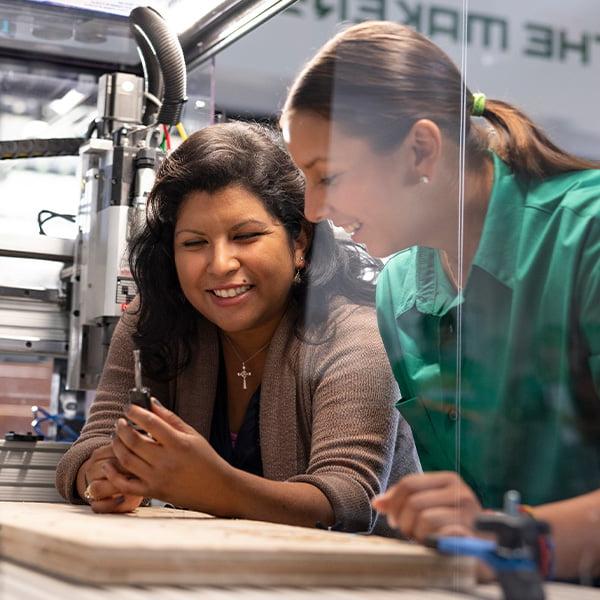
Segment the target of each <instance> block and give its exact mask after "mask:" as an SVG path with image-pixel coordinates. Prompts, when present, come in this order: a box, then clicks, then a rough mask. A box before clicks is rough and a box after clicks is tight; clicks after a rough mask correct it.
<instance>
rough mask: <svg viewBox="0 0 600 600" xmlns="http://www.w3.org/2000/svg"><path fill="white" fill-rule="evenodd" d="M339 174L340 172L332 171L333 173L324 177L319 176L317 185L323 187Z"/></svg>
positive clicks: (333, 180)
mask: <svg viewBox="0 0 600 600" xmlns="http://www.w3.org/2000/svg"><path fill="white" fill-rule="evenodd" d="M340 175H341V173H334V174H333V175H326V176H325V177H321V179H319V185H322V186H325V187H327V186H330V185H333V184H334V183H335V182H336V180H337V179H338V178H339V176H340Z"/></svg>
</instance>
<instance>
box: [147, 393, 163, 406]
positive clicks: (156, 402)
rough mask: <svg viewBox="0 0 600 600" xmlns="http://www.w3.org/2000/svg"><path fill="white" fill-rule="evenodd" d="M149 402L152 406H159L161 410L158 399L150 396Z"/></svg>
mask: <svg viewBox="0 0 600 600" xmlns="http://www.w3.org/2000/svg"><path fill="white" fill-rule="evenodd" d="M150 401H151V402H152V404H154V406H160V407H161V408H162V404H161V402H160V400H159V399H158V398H155V397H154V396H152V398H150Z"/></svg>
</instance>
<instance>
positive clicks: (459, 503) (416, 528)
mask: <svg viewBox="0 0 600 600" xmlns="http://www.w3.org/2000/svg"><path fill="white" fill-rule="evenodd" d="M372 504H373V507H374V508H375V510H377V511H378V512H380V513H383V514H385V515H386V516H387V520H388V523H389V524H390V525H391V526H392V527H396V528H397V529H399V530H400V531H401V532H402V533H403V534H404V535H405V536H406V537H408V538H412V539H415V540H417V541H419V542H424V541H425V540H426V538H427V537H428V536H430V535H460V536H465V535H473V534H474V530H473V525H474V522H475V518H476V517H477V515H478V514H479V513H480V512H481V511H482V508H481V504H480V503H479V500H478V499H477V496H476V495H475V493H474V492H473V490H472V489H471V488H470V487H469V486H468V485H467V484H466V483H465V482H464V481H463V479H462V478H461V477H460V475H458V474H457V473H454V472H453V471H440V472H436V473H416V474H413V475H407V476H406V477H403V478H402V479H401V480H400V481H399V482H398V483H396V485H394V486H392V487H391V488H389V489H388V490H387V492H385V493H384V494H382V495H380V496H378V497H376V498H374V499H373V503H372Z"/></svg>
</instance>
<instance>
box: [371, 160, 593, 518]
mask: <svg viewBox="0 0 600 600" xmlns="http://www.w3.org/2000/svg"><path fill="white" fill-rule="evenodd" d="M459 305H460V306H461V309H460V310H461V311H462V317H461V316H460V311H459V310H458V307H459ZM377 311H378V318H379V327H380V330H381V335H382V337H383V340H384V343H385V346H386V350H387V353H388V356H389V359H390V362H391V365H392V369H393V371H394V375H395V377H396V380H397V381H398V384H399V386H400V390H401V392H402V398H403V399H402V400H401V401H400V402H399V403H398V408H399V409H400V412H401V413H402V415H403V416H404V417H405V418H406V420H407V421H408V423H409V424H410V425H411V427H412V428H413V433H414V436H415V442H416V445H417V449H418V451H419V455H420V458H421V462H422V464H423V469H424V470H426V471H427V470H458V471H459V472H460V473H461V475H462V476H463V477H464V478H465V480H466V481H467V483H469V484H470V485H471V486H472V487H473V489H474V490H475V491H476V493H477V494H478V496H479V497H480V499H481V501H482V503H483V505H484V506H486V507H500V506H501V505H502V496H503V494H504V492H505V491H506V490H508V489H516V490H518V491H520V492H521V494H522V497H523V501H524V502H525V503H528V504H534V505H535V504H540V503H545V502H550V501H556V500H561V499H564V498H569V497H573V496H576V495H579V494H582V493H585V492H588V491H592V490H594V489H596V488H599V487H600V399H599V398H600V171H594V170H589V171H580V172H573V173H567V174H564V175H559V176H555V177H552V178H549V179H546V180H544V181H539V180H536V181H524V180H520V179H518V178H517V177H516V176H515V175H513V174H512V172H511V171H510V170H509V168H508V167H507V165H505V164H504V163H503V162H502V161H501V160H500V159H499V158H498V157H496V156H495V155H494V186H493V191H492V195H491V198H490V203H489V207H488V211H487V215H486V219H485V223H484V227H483V231H482V236H481V240H480V244H479V248H478V250H477V252H476V255H475V258H474V261H473V264H472V266H471V269H470V272H469V276H468V279H467V282H466V285H465V288H464V290H463V292H462V297H458V296H457V292H456V289H455V288H454V287H453V286H452V285H451V284H450V282H449V281H448V279H447V277H446V275H445V272H444V269H443V267H442V263H441V260H440V257H439V254H438V251H437V250H433V249H431V248H424V247H413V248H410V249H408V250H404V251H402V252H399V253H398V254H396V255H394V256H393V257H392V259H391V260H390V261H389V262H388V263H387V264H386V266H385V269H384V270H383V272H382V273H381V275H380V277H379V280H378V282H377ZM457 318H461V323H462V329H461V340H460V348H459V347H458V341H457V329H458V323H457ZM457 353H458V354H459V356H460V369H461V378H460V380H461V389H460V392H459V393H460V403H457V402H456V399H457V385H456V381H457V369H458V366H457V364H458V362H457ZM457 440H458V443H457Z"/></svg>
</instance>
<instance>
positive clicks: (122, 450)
mask: <svg viewBox="0 0 600 600" xmlns="http://www.w3.org/2000/svg"><path fill="white" fill-rule="evenodd" d="M126 415H127V418H128V419H130V420H131V421H132V422H134V423H135V424H136V425H138V426H139V427H140V428H141V429H143V430H144V431H147V432H148V433H149V434H150V435H151V436H152V437H149V436H148V435H145V434H143V433H139V432H138V431H136V430H135V429H134V428H133V427H132V426H131V425H129V424H128V423H127V421H126V420H125V419H119V421H118V422H117V428H116V436H115V439H114V440H113V442H112V449H113V452H114V454H115V456H116V458H117V460H118V461H119V463H120V464H121V466H122V467H123V469H124V470H126V471H127V472H128V473H130V474H131V475H129V476H127V475H124V474H122V473H120V472H119V471H118V470H117V469H115V467H114V466H112V465H110V464H106V465H104V467H103V469H104V472H105V474H106V477H107V479H108V480H109V481H110V482H111V483H112V484H113V485H114V486H115V487H116V488H117V489H118V490H119V491H121V492H122V493H123V494H125V495H133V496H145V497H151V498H157V499H159V500H162V501H164V502H170V503H171V504H174V505H176V506H182V507H186V508H190V509H194V510H200V511H204V512H210V513H212V514H218V515H226V514H227V512H228V501H227V499H228V498H229V497H231V492H232V490H231V487H232V486H231V484H232V481H233V479H234V477H235V475H234V472H235V469H233V467H231V466H230V465H229V464H228V463H227V462H226V461H225V460H223V459H222V458H221V457H220V456H219V455H218V454H217V453H216V452H215V451H214V450H213V448H212V447H211V445H210V444H209V443H208V441H207V440H206V439H205V438H204V437H202V436H201V435H200V434H199V433H198V432H197V431H196V430H195V429H194V428H193V427H190V426H189V425H188V424H187V423H185V421H183V420H182V419H180V418H179V417H178V416H177V415H176V414H175V413H173V412H171V411H170V410H168V409H166V408H165V407H164V406H162V405H161V404H160V403H159V402H157V401H156V399H154V398H153V399H152V412H150V411H147V410H144V409H143V408H141V407H139V406H135V405H133V406H131V407H130V408H129V409H128V411H127V413H126Z"/></svg>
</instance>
